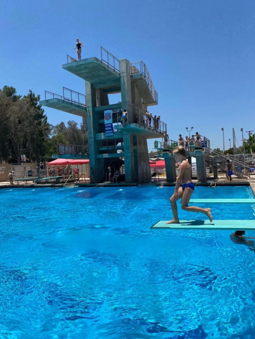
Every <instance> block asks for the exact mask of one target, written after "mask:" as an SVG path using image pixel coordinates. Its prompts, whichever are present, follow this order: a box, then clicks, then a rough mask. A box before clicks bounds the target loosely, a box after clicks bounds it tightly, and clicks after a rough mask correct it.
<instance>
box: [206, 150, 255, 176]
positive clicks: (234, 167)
mask: <svg viewBox="0 0 255 339" xmlns="http://www.w3.org/2000/svg"><path fill="white" fill-rule="evenodd" d="M205 152H206V153H207V157H208V160H209V161H210V162H211V159H210V158H213V157H218V158H220V159H221V160H223V161H225V162H226V161H227V160H231V161H232V171H233V173H234V174H235V175H237V176H242V177H243V176H247V175H246V174H244V173H242V172H241V171H240V168H242V167H243V169H246V170H247V171H248V176H249V175H250V168H249V166H246V165H245V164H243V163H242V162H239V161H236V159H235V157H234V156H232V155H224V154H222V153H219V152H217V151H215V150H212V149H210V148H208V147H206V148H205ZM212 152H213V154H214V155H211V154H210V153H212ZM220 167H222V169H224V168H225V163H224V165H222V166H220Z"/></svg>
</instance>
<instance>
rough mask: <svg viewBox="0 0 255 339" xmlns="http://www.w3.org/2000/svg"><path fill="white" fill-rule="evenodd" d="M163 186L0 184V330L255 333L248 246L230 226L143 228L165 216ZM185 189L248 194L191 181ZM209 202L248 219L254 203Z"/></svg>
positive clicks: (88, 334) (207, 194)
mask: <svg viewBox="0 0 255 339" xmlns="http://www.w3.org/2000/svg"><path fill="white" fill-rule="evenodd" d="M172 193H173V187H163V188H160V187H143V188H138V187H127V188H119V187H118V188H84V189H82V188H72V189H68V188H65V189H62V188H58V189H51V188H43V189H29V188H26V189H15V190H9V189H5V190H3V189H2V190H0V199H1V205H0V212H1V218H0V244H1V251H0V296H1V299H0V300H1V302H0V338H8V339H14V338H15V339H16V338H26V339H30V338H39V339H40V338H45V339H51V338H52V339H57V338H61V339H64V338H74V339H79V338H82V339H84V338H89V339H94V338H100V339H101V338H107V339H108V338H117V339H118V338H137V339H139V338H160V339H161V338H168V339H170V338H171V339H190V338H192V339H204V338H231V339H232V338H233V339H234V338H244V339H246V338H255V322H254V319H255V312H254V303H255V284H254V281H255V250H254V249H253V247H252V246H250V247H248V246H242V245H236V244H234V243H233V242H232V241H231V240H230V237H229V235H230V232H229V231H210V230H204V231H202V230H151V229H150V226H151V225H152V224H154V223H155V222H157V221H158V220H167V219H169V220H170V218H172V214H171V211H170V205H169V196H170V195H171V194H172ZM193 198H251V199H253V198H254V197H253V194H252V191H251V189H250V188H249V187H216V188H214V189H210V188H207V187H198V188H196V190H195V193H194V194H193ZM210 207H211V208H212V212H213V217H214V218H215V219H248V220H250V219H253V220H255V205H249V204H248V205H240V206H238V205H211V206H210ZM179 213H180V219H205V216H204V215H203V214H194V213H189V212H184V211H182V210H181V209H180V210H179ZM249 235H251V236H255V232H249Z"/></svg>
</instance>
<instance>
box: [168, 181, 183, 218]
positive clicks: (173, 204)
mask: <svg viewBox="0 0 255 339" xmlns="http://www.w3.org/2000/svg"><path fill="white" fill-rule="evenodd" d="M182 194H183V190H182V187H180V188H179V189H178V193H177V194H173V195H172V196H171V198H170V203H171V207H172V211H173V216H174V217H173V219H172V220H170V221H168V222H167V224H179V218H178V211H177V205H176V201H177V200H179V199H180V198H181V197H182Z"/></svg>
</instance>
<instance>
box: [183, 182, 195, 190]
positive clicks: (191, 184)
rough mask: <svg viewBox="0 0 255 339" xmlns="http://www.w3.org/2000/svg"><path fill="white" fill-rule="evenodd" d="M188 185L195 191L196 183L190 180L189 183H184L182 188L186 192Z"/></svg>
mask: <svg viewBox="0 0 255 339" xmlns="http://www.w3.org/2000/svg"><path fill="white" fill-rule="evenodd" d="M186 187H189V188H191V189H192V190H193V191H194V189H195V185H194V184H193V182H189V183H187V184H183V185H182V190H183V192H184V190H185V188H186Z"/></svg>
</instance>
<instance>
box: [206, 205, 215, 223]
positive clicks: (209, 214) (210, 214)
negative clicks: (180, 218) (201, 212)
mask: <svg viewBox="0 0 255 339" xmlns="http://www.w3.org/2000/svg"><path fill="white" fill-rule="evenodd" d="M206 215H207V216H208V218H209V219H210V222H212V221H213V217H212V213H211V209H210V208H206Z"/></svg>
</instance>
